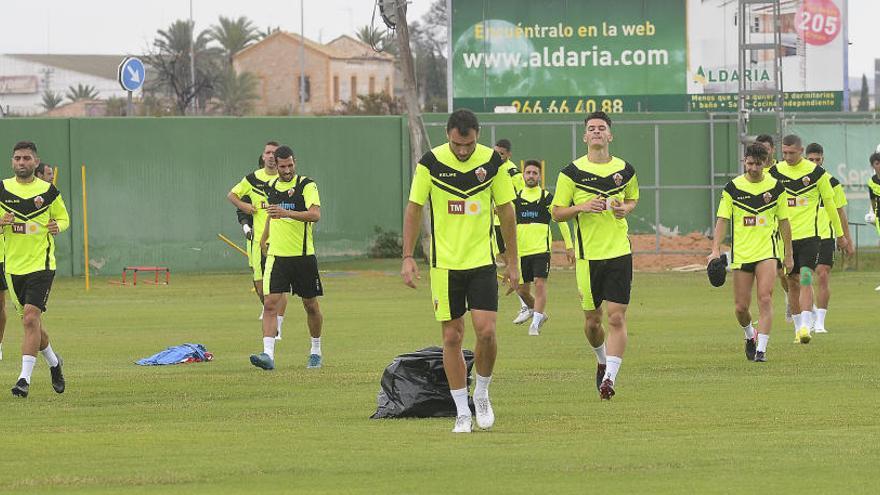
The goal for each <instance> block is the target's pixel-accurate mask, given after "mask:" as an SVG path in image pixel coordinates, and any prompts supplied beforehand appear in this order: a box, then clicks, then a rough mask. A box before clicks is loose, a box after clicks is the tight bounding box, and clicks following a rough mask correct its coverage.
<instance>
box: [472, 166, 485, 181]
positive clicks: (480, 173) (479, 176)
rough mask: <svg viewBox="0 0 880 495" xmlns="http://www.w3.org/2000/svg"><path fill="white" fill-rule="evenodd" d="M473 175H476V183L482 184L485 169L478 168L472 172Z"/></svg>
mask: <svg viewBox="0 0 880 495" xmlns="http://www.w3.org/2000/svg"><path fill="white" fill-rule="evenodd" d="M474 174H476V176H477V180H478V181H480V182H484V181H485V180H486V169H485V168H483V167H480V168H478V169H476V170H474Z"/></svg>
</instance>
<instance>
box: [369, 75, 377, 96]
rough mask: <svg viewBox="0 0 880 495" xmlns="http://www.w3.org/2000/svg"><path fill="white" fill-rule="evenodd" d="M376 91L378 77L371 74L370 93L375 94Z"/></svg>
mask: <svg viewBox="0 0 880 495" xmlns="http://www.w3.org/2000/svg"><path fill="white" fill-rule="evenodd" d="M375 92H376V78H375V77H373V76H370V94H373V93H375Z"/></svg>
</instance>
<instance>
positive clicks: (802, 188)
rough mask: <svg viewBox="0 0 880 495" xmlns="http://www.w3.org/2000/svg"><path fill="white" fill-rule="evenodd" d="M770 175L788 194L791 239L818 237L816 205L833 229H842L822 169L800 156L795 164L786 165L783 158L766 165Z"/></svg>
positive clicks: (829, 185) (832, 192)
mask: <svg viewBox="0 0 880 495" xmlns="http://www.w3.org/2000/svg"><path fill="white" fill-rule="evenodd" d="M770 175H771V176H773V178H774V179H776V180H777V181H779V182H780V183H782V186H783V187H785V192H786V193H787V195H788V198H787V200H788V207H789V209H790V211H789V213H788V215H789V221H790V222H791V240H793V241H796V240H799V239H807V238H810V237H818V236H819V207H820V206H822V207H824V208H825V211H826V213H828V218H829V220H830V221H831V226H832V228H833V229H834V232H843V229H842V228H841V225H840V215H838V214H837V205H836V204H835V202H834V190H833V189H832V187H831V175H830V174H829V173H828V172H826V171H825V169H823V168H822V167H819V166H817V165H816V164H815V163H813V162H811V161H809V160H807V159H806V158H801V161H799V162H798V163H797V164H796V165H789V164H788V162H786V161H781V162H779V163H777V164H776V165H774V166H772V167H771V168H770ZM820 200H821V201H820Z"/></svg>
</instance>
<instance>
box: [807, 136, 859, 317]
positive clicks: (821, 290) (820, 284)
mask: <svg viewBox="0 0 880 495" xmlns="http://www.w3.org/2000/svg"><path fill="white" fill-rule="evenodd" d="M806 155H807V160H810V161H811V162H813V163H815V164H816V165H817V166H819V167H822V166H823V164H824V163H825V150H824V149H823V148H822V145H821V144H819V143H810V144H808V145H807V148H806ZM830 181H831V188H832V189H833V190H834V205H835V206H836V207H837V213H838V215H840V225H841V226H842V227H843V235H844V236H845V237H846V239H847V242H848V243H849V244H852V236H851V235H850V232H849V219H848V218H847V215H846V208H845V206H846V205H847V201H846V194H844V191H843V185H842V184H841V183H840V181H838V180H837V179H835V178H834V176H833V175H832V176H831V178H830ZM818 222H819V260H818V261H817V262H816V280H815V281H814V283H813V285H814V286H815V287H816V288H815V292H814V291H813V289H812V286H811V287H804V288H802V290H806V291H808V292H809V294H810V300H811V301H812V300H814V299H815V303H814V304H813V306H812V313H811V314H810V315H809V316H810V317H811V320H812V321H811V322H812V325H811V326H812V329H813V332H815V333H828V330H826V329H825V317H826V316H827V314H828V301H829V300H830V299H831V289H830V287H829V282H830V281H831V268H832V267H833V266H834V239H833V236H832V234H834V232H832V229H831V222H830V221H829V220H828V214H827V213H826V212H825V208H822V206H821V204H820V207H819V215H818ZM814 295H815V298H814V297H813V296H814Z"/></svg>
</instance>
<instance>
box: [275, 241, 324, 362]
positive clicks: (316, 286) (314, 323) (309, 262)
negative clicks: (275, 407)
mask: <svg viewBox="0 0 880 495" xmlns="http://www.w3.org/2000/svg"><path fill="white" fill-rule="evenodd" d="M292 262H293V265H292V268H293V272H292V273H293V277H292V280H293V293H294V294H296V295H298V296H299V297H301V298H302V300H303V309H305V311H306V320H307V322H308V326H309V335H310V338H311V349H310V351H309V359H308V364H307V365H306V367H308V368H320V367H321V363H322V360H323V358H322V357H321V356H322V354H321V330H322V328H323V326H324V315H323V314H322V313H321V306H320V305H319V304H318V296H323V295H324V287H323V285H322V284H321V276H320V275H319V274H318V258H316V257H315V256H314V255H310V256H296V257H294V258H292ZM284 304H285V300H284V296H282V298H281V300H280V301H279V306H278V307H279V310H280V308H281V307H282V306H283V305H284Z"/></svg>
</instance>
